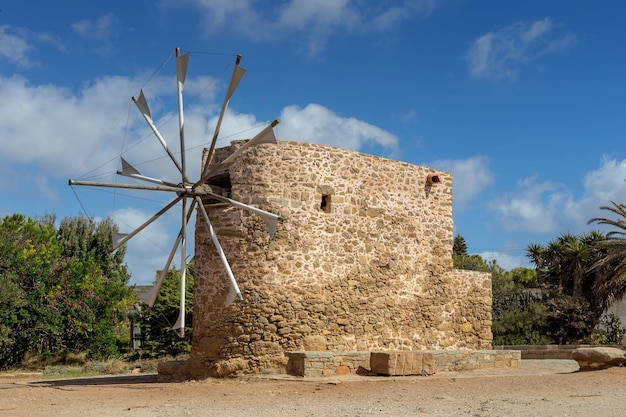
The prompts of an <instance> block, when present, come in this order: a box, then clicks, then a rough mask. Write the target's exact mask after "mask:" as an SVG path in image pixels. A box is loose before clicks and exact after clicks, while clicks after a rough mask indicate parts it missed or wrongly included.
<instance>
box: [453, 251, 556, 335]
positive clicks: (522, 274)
mask: <svg viewBox="0 0 626 417" xmlns="http://www.w3.org/2000/svg"><path fill="white" fill-rule="evenodd" d="M453 259H454V267H455V268H457V269H466V270H470V271H481V272H489V273H491V289H492V323H493V324H492V329H491V330H492V333H493V343H494V344H496V345H502V344H544V343H549V342H550V341H551V339H550V338H549V337H548V336H546V334H545V324H546V320H547V314H546V311H545V310H546V309H545V308H544V307H543V306H542V305H541V303H540V301H539V300H538V299H537V296H536V292H535V291H534V290H533V288H532V286H533V284H534V283H536V281H537V278H536V274H535V272H534V271H533V270H532V269H528V268H516V269H514V270H513V271H506V270H504V269H503V268H502V267H500V266H499V265H498V263H497V261H495V260H492V261H486V260H485V259H483V258H482V257H481V256H480V255H476V254H474V255H461V254H454V255H453Z"/></svg>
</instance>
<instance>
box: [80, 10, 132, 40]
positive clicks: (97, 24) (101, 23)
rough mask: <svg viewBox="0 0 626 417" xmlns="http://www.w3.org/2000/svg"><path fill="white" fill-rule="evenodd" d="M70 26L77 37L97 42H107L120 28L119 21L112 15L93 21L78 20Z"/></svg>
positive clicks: (108, 14)
mask: <svg viewBox="0 0 626 417" xmlns="http://www.w3.org/2000/svg"><path fill="white" fill-rule="evenodd" d="M71 26H72V29H73V30H74V31H75V32H76V33H78V34H79V35H81V36H83V37H85V38H89V39H97V40H107V39H109V38H111V37H112V36H115V35H116V34H117V33H118V31H119V29H120V27H121V25H120V21H119V19H118V18H117V16H115V15H114V14H113V13H107V14H105V15H103V16H100V17H99V18H97V19H95V20H92V19H84V20H80V21H78V22H75V23H72V25H71Z"/></svg>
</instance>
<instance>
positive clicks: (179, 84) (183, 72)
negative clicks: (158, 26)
mask: <svg viewBox="0 0 626 417" xmlns="http://www.w3.org/2000/svg"><path fill="white" fill-rule="evenodd" d="M188 63H189V52H187V53H186V54H185V55H183V56H181V55H180V48H176V91H177V92H178V131H179V134H180V162H181V173H182V175H183V183H187V182H189V179H188V178H187V164H186V162H185V117H184V115H183V87H184V85H185V78H187V64H188Z"/></svg>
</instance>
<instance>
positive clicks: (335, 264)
mask: <svg viewBox="0 0 626 417" xmlns="http://www.w3.org/2000/svg"><path fill="white" fill-rule="evenodd" d="M242 143H244V142H242V141H237V142H233V143H232V144H231V146H229V147H227V148H222V149H218V150H217V152H216V154H215V156H214V160H213V161H212V162H213V163H217V162H219V161H220V160H223V159H224V158H225V157H226V156H228V155H230V154H231V153H232V152H233V150H234V149H236V148H237V147H239V146H241V145H242ZM211 183H212V184H213V185H214V186H219V187H221V188H222V189H223V190H225V192H228V193H230V195H232V198H233V199H236V200H239V201H242V202H244V203H247V204H250V205H254V206H256V207H259V208H262V209H264V210H267V211H271V212H273V213H276V214H279V215H280V216H282V217H283V219H284V221H282V222H281V223H279V225H278V231H277V233H276V235H275V237H274V238H273V239H270V237H269V235H268V232H267V227H266V225H265V223H264V222H263V220H262V219H261V218H259V217H258V216H256V215H254V214H249V213H248V212H245V211H242V210H241V209H238V208H234V207H232V206H229V205H227V204H223V203H217V202H211V201H207V202H206V204H205V207H206V209H207V211H208V214H209V217H210V218H211V221H212V224H213V226H214V228H215V230H216V232H217V234H218V236H219V239H220V242H221V244H222V246H223V248H224V252H225V254H226V256H227V258H228V260H229V262H230V265H231V267H232V270H233V273H234V275H235V277H236V278H237V281H238V283H239V286H240V288H241V291H242V294H243V295H244V300H243V301H242V302H234V303H232V304H230V305H229V306H228V307H225V306H224V301H225V299H226V296H227V293H228V281H227V277H226V274H225V272H224V268H223V266H222V264H221V262H220V260H219V258H218V255H217V252H216V251H215V248H214V246H213V244H212V243H211V240H210V237H209V236H208V231H207V228H206V225H205V224H204V222H203V221H197V222H196V228H197V229H196V235H195V277H194V278H195V290H194V295H195V304H194V313H193V314H194V316H193V317H194V319H193V347H192V352H191V354H190V359H189V360H188V361H187V362H186V364H185V366H184V367H185V371H184V372H185V373H186V375H187V376H188V377H192V378H201V377H206V376H211V375H227V374H230V373H232V372H236V371H237V372H284V371H285V367H286V365H287V353H288V352H297V351H335V352H355V351H387V350H421V349H437V350H439V349H449V350H458V349H490V348H491V341H492V335H491V276H490V275H489V274H485V273H478V272H471V271H461V270H454V269H453V267H452V245H453V220H452V175H451V174H449V173H446V172H441V171H436V170H433V169H430V168H427V167H422V166H415V165H411V164H408V163H404V162H398V161H393V160H389V159H385V158H380V157H376V156H373V155H366V154H362V153H357V152H353V151H348V150H344V149H338V148H334V147H329V146H323V145H315V144H308V143H297V142H282V141H281V142H279V143H278V144H277V145H271V144H264V145H259V146H256V147H253V148H250V149H249V150H247V151H246V152H245V153H244V154H243V155H242V156H241V157H239V158H237V159H236V160H235V161H234V162H233V163H232V164H231V165H230V168H229V172H228V173H225V174H224V175H221V176H219V177H215V178H213V179H212V180H211Z"/></svg>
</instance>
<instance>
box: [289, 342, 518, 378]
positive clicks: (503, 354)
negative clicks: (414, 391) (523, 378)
mask: <svg viewBox="0 0 626 417" xmlns="http://www.w3.org/2000/svg"><path fill="white" fill-rule="evenodd" d="M398 353H401V354H402V355H400V356H402V357H403V358H402V360H403V361H406V360H414V361H417V360H418V356H419V355H421V360H422V365H421V367H422V368H421V369H420V372H419V373H411V375H432V374H434V373H435V372H438V371H471V370H476V369H499V368H519V367H520V366H521V360H522V354H521V352H520V351H519V350H509V351H506V350H501V349H499V350H418V351H400V352H398V351H395V352H371V353H370V352H287V353H286V355H287V357H288V359H289V361H288V363H287V373H288V374H290V375H295V376H307V377H308V376H332V375H341V374H356V373H358V372H359V371H364V370H365V371H367V370H370V369H371V370H372V372H374V373H381V374H386V375H408V374H406V373H405V372H407V371H406V369H408V368H409V366H408V365H406V366H405V365H404V364H403V365H401V366H400V365H393V364H392V365H391V366H389V362H388V365H384V361H385V360H387V361H389V358H390V355H391V354H398ZM381 354H382V356H378V355H381ZM418 354H419V355H418ZM424 354H428V355H429V356H427V357H428V358H430V357H431V356H430V355H432V357H433V359H434V364H433V366H432V371H431V370H429V369H428V367H429V366H430V365H429V364H430V363H431V362H430V359H428V366H427V369H426V371H427V372H425V370H424V368H423V363H424ZM385 355H386V356H385ZM412 355H415V356H413V357H412V359H411V356H412ZM372 356H374V357H375V359H374V363H373V364H372V361H371V357H372ZM400 356H398V357H397V359H398V360H399V358H400ZM377 360H379V361H382V362H383V365H380V364H377V363H376V361H377ZM403 363H405V362H403ZM413 365H415V363H412V364H411V371H410V372H415V371H414V370H413ZM385 366H386V368H385ZM403 367H404V368H403ZM373 368H376V369H373ZM381 369H382V370H383V372H380V371H381ZM385 369H387V371H385ZM416 369H417V367H416ZM388 371H392V372H393V373H387V372H388ZM396 372H399V373H396Z"/></svg>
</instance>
